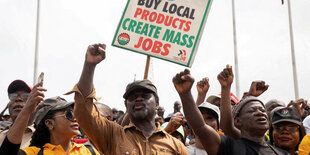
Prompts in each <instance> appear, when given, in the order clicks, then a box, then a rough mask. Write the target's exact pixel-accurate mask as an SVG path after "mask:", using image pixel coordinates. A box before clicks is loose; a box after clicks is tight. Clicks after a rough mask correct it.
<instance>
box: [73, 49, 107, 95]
mask: <svg viewBox="0 0 310 155" xmlns="http://www.w3.org/2000/svg"><path fill="white" fill-rule="evenodd" d="M105 49H106V45H105V44H93V45H89V46H88V48H87V52H86V55H85V62H84V67H83V71H82V74H81V77H80V81H79V83H78V87H79V89H80V91H81V93H82V94H83V96H85V97H86V96H88V95H89V94H90V93H91V92H92V90H93V79H94V72H95V68H96V65H97V64H98V63H100V62H101V61H102V60H104V59H105Z"/></svg>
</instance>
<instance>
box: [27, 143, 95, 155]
mask: <svg viewBox="0 0 310 155" xmlns="http://www.w3.org/2000/svg"><path fill="white" fill-rule="evenodd" d="M40 149H41V148H38V147H35V146H31V147H27V148H23V149H22V150H23V151H25V152H26V154H27V155H37V154H38V153H39V151H40ZM43 149H44V150H43V154H44V155H54V154H57V155H67V153H66V152H65V150H64V149H63V148H62V147H61V145H53V144H50V143H46V144H44V146H43ZM94 151H95V154H96V155H99V153H98V151H97V150H96V149H94ZM81 154H83V155H91V152H90V151H89V149H88V148H87V147H85V146H84V145H83V144H76V143H72V147H71V148H70V150H69V151H68V155H81Z"/></svg>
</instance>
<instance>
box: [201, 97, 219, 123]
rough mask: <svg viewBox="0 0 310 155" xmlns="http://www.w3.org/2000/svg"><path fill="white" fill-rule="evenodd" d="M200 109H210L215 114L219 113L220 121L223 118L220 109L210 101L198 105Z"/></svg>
mask: <svg viewBox="0 0 310 155" xmlns="http://www.w3.org/2000/svg"><path fill="white" fill-rule="evenodd" d="M198 109H208V110H211V111H213V112H215V114H216V115H217V119H218V121H220V118H221V114H220V109H219V108H218V107H217V106H216V105H213V104H211V103H209V102H203V103H201V104H200V105H199V106H198Z"/></svg>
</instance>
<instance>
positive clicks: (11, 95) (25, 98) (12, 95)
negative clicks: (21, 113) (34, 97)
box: [9, 93, 29, 101]
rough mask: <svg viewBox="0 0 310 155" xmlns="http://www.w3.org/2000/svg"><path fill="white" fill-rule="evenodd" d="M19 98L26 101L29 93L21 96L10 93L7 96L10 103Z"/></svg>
mask: <svg viewBox="0 0 310 155" xmlns="http://www.w3.org/2000/svg"><path fill="white" fill-rule="evenodd" d="M18 96H20V97H21V98H22V99H23V100H27V98H28V96H29V93H22V94H17V93H11V94H9V99H10V100H11V101H14V100H16V98H17V97H18Z"/></svg>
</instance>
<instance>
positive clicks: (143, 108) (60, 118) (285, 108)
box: [0, 44, 310, 155]
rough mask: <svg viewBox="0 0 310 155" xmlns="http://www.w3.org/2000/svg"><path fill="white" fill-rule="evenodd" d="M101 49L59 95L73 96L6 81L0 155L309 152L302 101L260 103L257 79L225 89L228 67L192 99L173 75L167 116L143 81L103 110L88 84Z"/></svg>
mask: <svg viewBox="0 0 310 155" xmlns="http://www.w3.org/2000/svg"><path fill="white" fill-rule="evenodd" d="M105 53H106V45H105V44H93V45H90V46H89V47H88V49H87V51H86V57H85V62H84V67H83V69H82V73H81V76H80V79H79V81H78V83H77V84H76V85H75V86H74V87H73V89H72V90H71V91H69V92H68V93H66V94H67V95H69V94H74V95H75V97H74V101H66V100H65V99H63V98H61V97H59V96H56V97H52V98H47V99H46V98H45V96H44V92H46V91H47V90H46V89H45V88H44V87H43V85H42V84H43V82H40V83H38V84H36V85H34V86H33V87H30V86H28V85H27V84H26V83H25V82H24V81H22V80H15V81H13V82H12V83H11V84H9V86H8V98H9V99H8V100H9V103H8V104H7V106H6V108H5V109H4V110H3V111H2V112H1V113H0V118H1V120H0V145H1V147H0V155H6V154H12V155H17V154H18V155H25V154H27V155H37V154H57V155H58V154H70V155H74V154H85V155H87V154H89V155H91V154H92V155H99V154H105V155H109V154H113V155H120V154H126V155H129V154H133V155H136V154H140V155H143V154H144V155H152V154H180V155H183V154H185V155H187V154H190V155H206V154H209V155H215V154H227V155H231V154H232V155H234V154H236V155H245V154H250V155H252V154H253V155H262V154H268V155H269V154H271V155H272V154H275V155H282V154H290V155H295V154H300V155H309V154H310V116H309V115H310V106H309V105H308V104H307V100H304V99H299V100H292V101H291V102H290V103H288V104H285V103H284V102H282V101H280V100H278V99H272V100H270V101H268V102H267V103H264V102H262V101H261V100H260V99H259V96H260V95H261V94H263V93H265V92H266V91H267V89H268V87H269V85H268V84H266V83H265V82H264V81H253V82H252V84H251V85H250V87H249V91H248V92H244V94H243V97H242V98H241V99H238V98H237V97H236V96H235V95H234V94H233V93H231V85H232V83H233V79H234V74H233V71H232V66H230V65H227V66H226V67H225V68H224V69H223V70H222V71H221V72H220V73H219V74H218V75H217V79H218V81H219V84H220V86H221V90H220V94H219V95H211V96H209V97H207V92H208V90H209V87H210V85H209V79H208V77H205V78H203V79H202V80H200V81H198V82H197V83H196V89H197V91H198V96H197V98H196V100H194V97H193V96H192V94H191V89H192V86H193V85H194V83H195V79H194V77H193V76H192V75H191V73H190V71H189V70H188V69H185V70H184V71H181V72H179V73H176V75H175V76H174V77H173V78H172V82H173V84H174V86H175V89H176V92H177V93H178V94H179V96H180V101H176V102H175V103H174V104H171V107H172V106H173V110H174V111H173V113H171V114H168V115H167V117H164V114H165V109H164V107H163V106H160V104H159V103H160V97H159V96H158V92H157V88H156V86H155V85H154V84H153V83H152V82H151V81H149V80H147V79H144V80H137V81H133V82H132V83H129V84H128V85H127V87H126V90H125V92H124V94H123V98H124V103H125V105H124V106H125V107H126V112H123V111H120V110H117V109H116V108H110V107H109V106H107V105H105V104H103V103H100V102H98V98H96V91H95V85H94V84H93V77H94V73H95V68H96V66H97V65H98V64H99V63H100V62H101V61H103V60H104V59H105V57H106V55H105ZM96 87H100V86H96ZM56 95H57V94H56ZM7 109H8V111H9V115H4V113H5V111H6V110H7ZM182 109H183V112H182ZM307 133H308V134H307Z"/></svg>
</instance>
